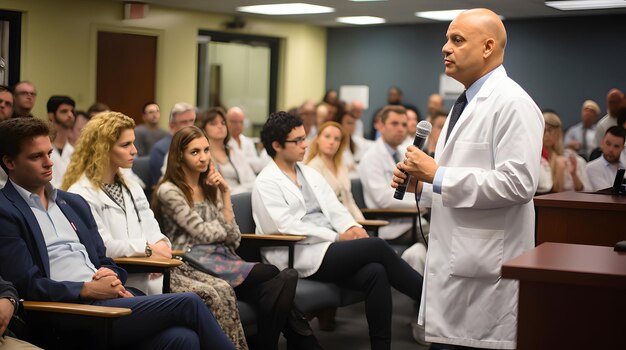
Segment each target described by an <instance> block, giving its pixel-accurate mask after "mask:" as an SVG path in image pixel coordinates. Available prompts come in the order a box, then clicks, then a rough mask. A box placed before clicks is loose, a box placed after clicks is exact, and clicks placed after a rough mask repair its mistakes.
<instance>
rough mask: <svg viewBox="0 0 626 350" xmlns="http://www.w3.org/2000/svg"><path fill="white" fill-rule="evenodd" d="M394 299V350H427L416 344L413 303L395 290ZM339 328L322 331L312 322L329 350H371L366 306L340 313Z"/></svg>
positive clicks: (282, 344)
mask: <svg viewBox="0 0 626 350" xmlns="http://www.w3.org/2000/svg"><path fill="white" fill-rule="evenodd" d="M392 293H393V294H392V295H393V320H392V341H391V347H392V349H394V350H427V349H428V347H425V346H422V345H420V344H418V343H416V342H415V340H413V337H412V336H411V328H410V327H409V322H410V321H411V319H412V318H414V317H415V315H416V314H417V311H416V310H415V306H414V303H413V301H412V300H411V299H410V298H409V297H407V296H405V295H403V294H401V293H399V292H398V291H396V290H392ZM335 320H336V327H335V330H334V331H332V332H324V331H320V330H319V327H318V324H317V319H314V320H313V321H311V326H312V327H313V330H314V331H315V335H316V336H317V338H318V340H319V342H320V344H321V345H322V346H323V347H324V349H326V350H369V349H370V344H369V337H368V330H367V321H366V319H365V304H364V303H359V304H355V305H351V306H347V307H342V308H339V309H338V310H337V316H336V318H335ZM286 348H287V346H286V342H285V340H284V338H281V343H280V349H286Z"/></svg>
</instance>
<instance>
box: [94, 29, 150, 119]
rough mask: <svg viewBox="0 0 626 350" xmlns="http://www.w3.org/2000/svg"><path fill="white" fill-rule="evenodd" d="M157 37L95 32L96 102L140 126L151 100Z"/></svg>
mask: <svg viewBox="0 0 626 350" xmlns="http://www.w3.org/2000/svg"><path fill="white" fill-rule="evenodd" d="M156 48H157V37H156V36H148V35H136V34H123V33H111V32H98V56H97V59H98V61H97V76H96V100H97V101H98V102H102V103H104V104H106V105H108V106H109V107H110V108H111V110H113V111H119V112H122V113H124V114H126V115H128V116H129V117H131V118H133V119H135V122H136V123H137V124H140V123H142V122H143V121H142V120H141V112H142V110H141V109H142V107H143V105H144V104H145V103H146V102H148V101H154V97H155V82H156Z"/></svg>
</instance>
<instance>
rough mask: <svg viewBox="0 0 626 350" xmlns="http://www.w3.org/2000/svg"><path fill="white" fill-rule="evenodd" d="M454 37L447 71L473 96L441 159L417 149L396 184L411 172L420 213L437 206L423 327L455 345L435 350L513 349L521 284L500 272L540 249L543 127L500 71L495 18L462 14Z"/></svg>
mask: <svg viewBox="0 0 626 350" xmlns="http://www.w3.org/2000/svg"><path fill="white" fill-rule="evenodd" d="M446 38H447V42H446V43H445V45H444V46H443V49H442V50H443V54H444V64H445V72H446V74H447V75H448V76H450V77H452V78H454V79H455V80H457V81H459V82H460V83H462V84H463V85H464V86H465V88H466V90H465V92H464V93H463V94H462V95H461V97H460V98H459V100H457V103H455V107H454V108H453V110H452V112H451V113H450V116H449V117H448V118H447V121H446V123H445V125H444V127H443V130H442V131H441V137H440V138H439V140H438V142H437V148H436V151H435V158H434V159H433V158H431V157H429V156H428V155H427V154H425V153H424V152H422V151H421V150H419V149H417V148H416V147H414V146H410V147H409V149H408V152H407V155H406V160H405V161H404V162H400V163H398V164H397V169H396V170H395V171H394V178H393V181H394V182H393V183H392V187H397V185H398V183H403V182H404V179H405V178H406V176H405V175H404V174H403V173H402V170H404V171H407V172H408V173H409V174H410V175H411V176H412V179H417V180H419V185H418V192H420V195H421V199H420V205H426V206H430V207H431V208H432V209H431V221H430V242H429V247H428V255H427V259H426V270H425V273H424V276H425V278H424V287H423V290H424V293H423V294H422V302H421V307H420V314H419V322H420V324H423V325H425V327H426V340H427V341H430V342H433V343H445V344H450V345H448V346H446V347H444V346H442V345H441V344H433V346H432V347H431V349H450V348H452V349H467V348H468V347H472V348H488V349H515V348H516V345H517V344H516V330H517V315H518V282H517V281H515V280H510V279H502V276H501V273H500V270H501V266H502V264H503V263H504V262H505V261H507V260H509V259H512V258H514V257H516V256H519V255H520V254H522V253H524V252H525V251H527V250H530V249H532V248H533V247H534V243H535V242H534V226H535V212H534V205H533V200H532V199H533V195H534V193H535V191H536V189H537V183H538V177H539V164H540V156H541V145H542V137H543V129H544V121H543V118H542V115H541V112H540V110H539V108H538V107H537V105H536V104H535V102H534V101H533V100H532V98H531V97H530V96H529V95H528V94H527V93H526V92H525V91H524V90H523V89H522V88H521V87H520V86H519V85H518V84H517V83H515V82H514V81H513V80H512V79H510V78H509V77H508V76H507V74H506V71H505V69H504V67H503V66H502V63H503V61H504V48H505V46H506V30H505V28H504V25H503V24H502V21H501V20H500V18H499V17H498V15H497V14H495V13H494V12H492V11H490V10H487V9H474V10H468V11H465V12H462V13H461V14H460V15H458V16H457V17H456V19H455V20H454V21H452V22H451V23H450V26H449V27H448V31H447V33H446ZM464 97H465V98H464ZM455 119H456V120H455ZM414 181H415V180H412V181H411V183H410V184H409V185H408V190H413V184H412V183H413V182H414Z"/></svg>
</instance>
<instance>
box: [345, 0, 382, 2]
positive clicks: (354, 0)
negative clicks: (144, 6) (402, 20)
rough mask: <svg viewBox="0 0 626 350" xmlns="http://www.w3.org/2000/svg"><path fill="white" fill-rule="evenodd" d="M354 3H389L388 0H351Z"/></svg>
mask: <svg viewBox="0 0 626 350" xmlns="http://www.w3.org/2000/svg"><path fill="white" fill-rule="evenodd" d="M350 1H352V2H380V1H387V0H350Z"/></svg>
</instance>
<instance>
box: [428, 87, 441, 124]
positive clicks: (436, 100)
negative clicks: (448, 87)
mask: <svg viewBox="0 0 626 350" xmlns="http://www.w3.org/2000/svg"><path fill="white" fill-rule="evenodd" d="M440 111H443V97H442V96H441V95H439V94H432V95H430V96H428V116H426V120H427V121H428V122H430V123H431V124H433V118H434V117H435V116H436V115H437V114H439V112H440Z"/></svg>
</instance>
